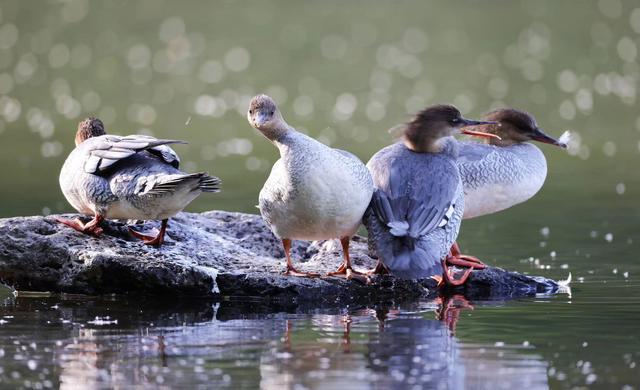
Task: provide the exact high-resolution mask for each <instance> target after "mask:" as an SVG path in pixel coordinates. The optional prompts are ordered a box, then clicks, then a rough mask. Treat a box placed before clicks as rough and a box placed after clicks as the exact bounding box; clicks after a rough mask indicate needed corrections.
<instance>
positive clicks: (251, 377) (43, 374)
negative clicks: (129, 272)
mask: <svg viewBox="0 0 640 390" xmlns="http://www.w3.org/2000/svg"><path fill="white" fill-rule="evenodd" d="M639 44H640V8H639V7H638V5H637V4H634V3H633V2H623V1H619V0H599V1H597V2H593V3H589V4H581V5H580V6H576V4H575V2H571V1H536V2H530V1H521V2H497V1H495V2H489V1H485V2H481V3H478V2H473V1H469V2H457V3H446V4H445V3H435V2H434V3H432V2H411V1H409V2H403V3H401V4H396V3H391V2H386V1H379V2H375V3H364V2H352V3H349V4H346V5H345V4H342V3H340V4H338V3H327V2H270V1H269V2H264V1H260V2H248V3H247V2H243V3H235V2H231V1H229V2H223V3H221V2H204V1H202V2H189V3H188V4H183V3H177V2H168V1H164V2H163V1H155V0H154V1H140V2H137V3H136V4H135V5H131V4H129V3H124V2H88V1H86V0H74V1H68V2H64V3H58V2H48V3H43V4H40V3H39V4H35V3H31V2H21V1H18V0H6V1H3V2H1V3H0V166H2V167H3V168H2V169H0V182H2V183H4V185H3V186H2V190H0V216H13V215H32V214H47V213H56V212H63V211H65V212H66V211H70V210H71V208H70V207H69V206H68V205H67V204H66V202H65V201H64V199H63V197H62V195H61V193H60V192H59V190H58V185H57V174H58V171H59V168H60V166H61V165H62V162H63V160H64V158H65V156H66V155H67V154H68V152H69V151H70V150H71V148H72V147H73V142H72V140H73V133H74V128H75V126H76V124H77V122H78V121H79V120H80V119H82V118H83V117H85V116H87V115H90V114H92V115H98V116H99V117H101V118H102V119H103V120H104V121H105V123H106V125H107V128H108V130H109V131H112V132H114V133H120V134H125V133H135V132H145V133H151V134H154V135H156V136H159V137H166V138H179V139H185V140H188V141H190V144H189V145H186V146H178V147H176V149H178V152H179V153H180V154H181V156H182V157H183V166H184V168H185V169H186V170H189V171H196V170H207V171H210V172H211V173H213V174H216V175H218V176H220V177H221V178H222V179H223V181H224V189H223V192H222V193H221V194H216V195H212V196H202V197H201V198H200V199H198V200H197V201H196V202H194V203H193V204H192V205H191V206H190V208H189V210H191V211H198V210H207V209H212V208H218V209H226V210H239V211H245V212H254V211H255V209H254V207H253V205H254V204H255V203H256V198H257V193H258V191H259V189H260V186H261V184H262V183H263V182H264V180H265V178H266V176H267V175H268V172H269V169H270V166H271V164H272V163H273V162H274V161H275V159H276V158H277V155H276V151H275V149H274V148H273V146H272V145H270V144H269V143H268V142H266V141H265V140H264V139H263V138H261V137H260V136H259V135H258V134H256V132H255V131H254V130H252V129H251V128H250V127H249V126H248V124H247V122H246V119H245V117H244V111H245V110H246V105H247V101H248V99H249V98H250V97H251V96H252V95H253V94H256V93H259V92H267V93H269V94H271V95H273V96H274V97H276V99H277V100H278V101H279V103H280V104H281V108H282V111H283V114H284V115H285V117H286V118H287V119H288V121H289V122H290V123H291V124H292V125H295V126H296V127H298V128H300V129H302V130H304V131H306V132H308V133H309V134H310V135H312V136H314V137H316V138H319V139H321V140H322V141H323V142H325V143H328V144H331V145H334V146H337V147H340V148H344V149H348V150H350V151H353V152H354V153H356V154H357V155H358V156H360V157H361V158H362V159H364V160H367V159H368V158H369V157H370V156H371V155H372V154H373V153H374V152H375V151H377V150H379V149H380V148H381V147H383V146H384V145H387V144H388V143H389V142H391V139H390V137H389V136H388V134H387V133H386V131H385V130H386V129H387V128H389V127H391V126H393V125H395V124H397V123H399V122H401V121H403V120H406V119H407V117H408V115H409V113H412V112H415V111H416V110H417V109H419V108H421V107H423V106H425V105H426V104H430V103H435V102H453V103H454V104H456V105H457V106H459V107H460V108H461V109H462V111H463V112H464V113H465V115H468V116H469V117H471V118H474V117H478V116H479V115H480V114H481V113H482V112H485V111H487V110H489V109H491V108H494V107H498V106H503V105H505V104H508V105H512V106H514V107H518V108H523V109H526V110H528V111H530V112H532V113H533V114H535V115H536V117H537V119H538V122H539V123H540V125H541V126H542V127H543V128H544V129H545V130H546V131H547V132H548V133H549V134H552V135H556V136H558V135H560V134H561V133H562V132H563V131H564V130H566V129H569V130H572V131H574V132H575V134H577V141H576V142H575V143H574V145H573V147H572V148H571V149H570V151H569V153H566V152H564V151H561V150H558V149H554V148H552V147H549V146H543V147H542V149H543V150H544V152H545V154H546V155H547V158H548V165H549V175H548V178H547V182H546V184H545V187H544V188H543V190H542V191H541V192H540V193H539V194H538V195H537V196H536V197H535V198H534V199H532V200H531V201H529V202H527V203H526V204H523V205H520V206H517V207H514V208H513V209H511V210H509V211H506V212H503V213H500V214H496V215H493V216H490V217H484V218H479V219H476V220H470V221H465V223H464V224H463V227H462V232H461V236H460V244H461V245H462V248H463V250H464V251H465V252H467V253H472V254H474V255H476V256H478V257H480V258H481V259H483V260H484V261H486V262H487V263H489V264H492V265H500V266H502V267H505V268H509V269H513V270H518V271H521V272H529V273H532V274H539V275H543V276H547V277H552V278H556V279H560V278H566V277H567V275H568V274H569V272H571V274H572V276H573V280H574V283H573V284H572V286H573V288H572V291H571V296H568V295H566V294H561V295H558V296H555V297H533V298H529V299H519V300H514V301H508V302H470V303H469V304H465V303H464V302H463V301H462V300H460V299H456V300H454V301H455V302H454V306H456V305H457V306H459V307H460V309H459V310H458V311H456V310H449V311H448V313H449V317H447V318H453V317H455V316H456V315H457V316H458V317H459V318H458V320H457V322H456V326H455V335H453V334H452V331H451V330H449V326H451V325H452V324H451V321H448V322H447V321H441V320H438V319H437V317H438V314H437V312H441V311H442V308H441V303H439V302H413V303H399V304H398V305H395V306H393V307H370V308H364V307H336V308H334V309H333V310H319V309H314V308H313V307H298V308H291V307H289V308H286V310H285V309H283V308H282V307H274V306H268V305H265V304H258V303H256V302H221V303H214V302H197V301H196V302H193V301H191V300H189V301H186V300H182V301H178V302H167V303H161V302H157V301H155V300H153V299H149V300H146V301H140V300H137V299H133V298H126V297H118V298H100V299H97V298H95V299H90V298H79V297H42V296H40V297H20V298H14V297H13V296H12V295H11V294H10V291H9V290H8V289H0V297H2V300H3V304H2V306H1V307H0V387H19V386H23V387H35V388H39V387H41V386H42V387H48V386H53V387H58V386H59V385H61V386H66V387H81V386H82V387H131V386H132V385H140V386H142V385H148V386H150V387H154V386H155V387H163V386H164V387H167V388H168V387H171V386H172V385H178V384H179V385H181V386H183V387H196V385H200V386H201V387H212V384H213V385H217V386H218V387H223V386H228V387H233V388H238V387H255V386H257V385H262V386H263V387H265V388H281V387H290V388H293V387H296V385H299V384H300V385H304V386H305V387H309V388H323V387H332V388H346V387H352V388H359V387H363V388H368V387H376V388H387V387H395V386H396V385H398V384H400V383H404V384H405V385H407V386H408V387H410V386H409V385H412V384H413V385H420V384H425V383H426V384H428V386H427V387H431V388H437V387H439V386H441V387H444V388H458V387H463V386H467V387H474V388H495V387H496V386H503V387H505V388H511V387H516V386H518V387H522V386H527V387H530V388H546V387H555V388H570V387H579V386H596V387H603V388H624V386H631V388H638V387H640V368H639V367H638V364H639V363H640V362H639V361H640V352H639V351H640V341H639V336H638V331H637V327H638V326H637V324H638V323H640V314H639V313H638V310H637V308H638V305H639V303H640V282H638V275H640V266H639V265H638V261H637V256H636V255H635V253H636V252H637V250H638V243H640V234H639V231H638V216H639V215H640V213H639V211H640V210H639V207H638V204H637V199H638V197H639V195H640V191H639V188H640V186H639V184H640V176H639V175H638V174H637V166H638V162H639V156H640V132H639V130H640V117H639V114H638V113H639V111H638V103H637V94H638V87H639V83H638V81H639V80H640V66H639V64H638V45H639ZM468 305H472V306H473V310H472V309H470V308H461V306H468ZM384 313H386V317H387V319H386V320H385V321H384V324H382V323H381V320H380V319H381V318H382V316H383V315H384ZM376 314H377V316H378V317H376ZM106 316H109V319H105V317H106ZM96 317H99V318H100V319H99V320H98V321H96ZM115 320H117V323H110V322H111V321H115ZM349 321H350V322H349ZM347 324H348V326H349V328H350V329H349V330H348V331H347V330H346V329H347ZM287 329H289V331H287Z"/></svg>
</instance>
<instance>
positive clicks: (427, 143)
mask: <svg viewBox="0 0 640 390" xmlns="http://www.w3.org/2000/svg"><path fill="white" fill-rule="evenodd" d="M489 124H496V122H490V121H476V120H471V119H466V118H464V117H463V116H462V114H461V113H460V110H458V109H457V108H456V107H454V106H451V105H448V104H438V105H435V106H429V107H427V108H425V109H424V110H422V111H420V112H419V113H417V114H416V116H415V117H414V118H413V119H412V120H411V121H410V122H409V123H407V124H405V125H402V131H403V134H402V136H403V139H404V143H405V145H406V146H407V147H408V148H409V149H411V150H413V151H415V152H430V153H438V152H440V151H441V150H442V147H443V144H442V141H443V140H444V139H445V138H446V137H450V136H453V135H456V134H459V133H464V134H469V135H474V136H477V137H491V138H498V136H497V135H495V134H489V133H485V132H481V131H473V130H470V129H465V127H467V126H479V125H489ZM392 131H395V130H393V129H392Z"/></svg>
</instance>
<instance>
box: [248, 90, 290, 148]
mask: <svg viewBox="0 0 640 390" xmlns="http://www.w3.org/2000/svg"><path fill="white" fill-rule="evenodd" d="M247 120H248V121H249V123H250V124H251V126H253V127H254V128H255V129H256V130H258V131H259V132H261V133H262V134H263V135H264V136H265V137H267V138H268V139H269V140H271V141H276V140H277V139H278V138H280V136H282V135H283V134H284V133H286V132H287V131H288V130H289V125H287V123H286V122H285V121H284V119H283V118H282V115H281V114H280V110H278V106H277V105H276V102H275V101H274V100H273V99H272V98H271V97H269V96H267V95H258V96H255V97H254V98H253V99H251V102H250V103H249V111H247Z"/></svg>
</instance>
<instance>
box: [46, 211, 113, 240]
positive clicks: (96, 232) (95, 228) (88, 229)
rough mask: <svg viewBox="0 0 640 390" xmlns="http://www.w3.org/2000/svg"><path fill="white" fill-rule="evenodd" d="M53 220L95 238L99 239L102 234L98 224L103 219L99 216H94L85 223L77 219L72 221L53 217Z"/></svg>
mask: <svg viewBox="0 0 640 390" xmlns="http://www.w3.org/2000/svg"><path fill="white" fill-rule="evenodd" d="M55 220H56V221H57V222H60V223H63V224H65V225H67V226H69V227H72V228H74V229H75V230H77V231H79V232H81V233H84V234H90V235H92V236H95V237H100V235H101V234H102V232H103V230H102V228H101V227H100V224H101V223H102V221H104V217H103V216H102V215H100V214H96V215H95V216H94V217H93V219H92V220H91V221H89V222H87V223H82V221H81V220H80V219H79V218H76V219H73V220H72V219H66V218H60V217H55Z"/></svg>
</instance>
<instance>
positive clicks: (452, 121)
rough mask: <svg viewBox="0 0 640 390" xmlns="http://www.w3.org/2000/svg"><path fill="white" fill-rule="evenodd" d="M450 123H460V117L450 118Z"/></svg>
mask: <svg viewBox="0 0 640 390" xmlns="http://www.w3.org/2000/svg"><path fill="white" fill-rule="evenodd" d="M451 123H452V124H454V125H455V124H456V123H460V119H459V118H453V119H451Z"/></svg>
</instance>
